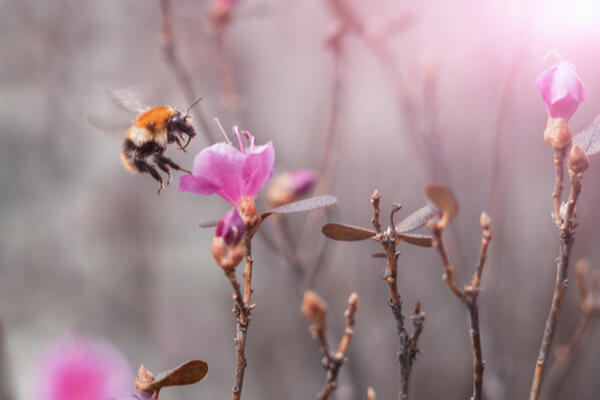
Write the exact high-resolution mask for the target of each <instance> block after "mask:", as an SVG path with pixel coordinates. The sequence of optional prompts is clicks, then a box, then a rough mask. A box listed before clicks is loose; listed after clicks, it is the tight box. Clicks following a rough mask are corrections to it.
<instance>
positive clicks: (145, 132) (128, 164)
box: [121, 99, 200, 194]
mask: <svg viewBox="0 0 600 400" xmlns="http://www.w3.org/2000/svg"><path fill="white" fill-rule="evenodd" d="M199 101H200V99H198V100H197V101H195V102H194V104H192V105H191V106H190V107H189V108H188V110H187V111H186V112H185V113H184V112H183V111H182V110H179V109H177V108H174V107H169V106H159V107H154V108H151V109H149V110H147V111H145V112H143V113H142V114H141V115H140V116H139V117H138V118H137V119H136V121H135V122H134V123H133V124H132V125H131V126H130V127H129V129H128V130H127V135H126V136H125V141H124V142H123V146H122V149H121V161H122V162H123V166H124V167H125V169H127V170H129V171H131V172H139V173H147V174H150V175H151V176H152V177H153V178H154V179H156V180H157V181H158V183H159V184H160V187H159V188H158V192H157V193H158V194H160V191H161V190H162V189H164V187H165V184H164V182H163V178H162V177H161V175H160V174H159V173H158V170H157V169H156V167H158V168H160V169H161V170H163V171H164V172H166V173H167V176H168V181H167V185H168V184H170V183H171V180H172V177H171V171H170V169H169V168H173V169H175V170H177V171H184V172H187V173H191V172H190V171H188V170H186V169H184V168H181V167H180V166H179V165H177V164H176V163H175V162H174V161H173V160H171V159H170V158H168V157H167V156H165V155H164V153H165V151H166V150H167V146H168V145H169V144H171V143H177V145H178V148H179V150H182V151H184V152H185V149H186V147H187V146H188V145H189V143H190V140H191V139H192V138H193V137H194V136H196V131H195V130H194V127H193V126H192V123H191V117H190V116H189V115H188V112H189V110H190V109H191V108H192V107H193V106H194V105H196V104H197V103H198V102H199ZM186 135H187V142H186V143H185V144H184V145H182V141H184V140H185V136H186Z"/></svg>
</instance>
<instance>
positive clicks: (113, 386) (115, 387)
mask: <svg viewBox="0 0 600 400" xmlns="http://www.w3.org/2000/svg"><path fill="white" fill-rule="evenodd" d="M132 382H133V376H132V375H131V369H130V366H129V363H128V362H127V359H126V358H125V357H124V356H123V355H122V354H121V353H120V352H119V351H118V350H117V349H116V348H114V347H113V346H111V345H110V344H108V343H104V342H99V341H95V340H91V339H88V338H83V337H78V336H74V335H68V336H66V337H64V338H63V339H61V340H60V341H59V342H58V343H57V344H55V345H54V346H53V347H52V348H51V349H50V350H49V351H48V352H47V353H46V354H45V356H44V357H43V359H42V361H41V364H40V369H39V377H38V382H37V387H38V390H39V395H38V399H41V400H107V399H110V398H115V397H114V396H115V395H119V394H122V393H126V392H127V390H128V389H129V388H130V387H131V386H132ZM130 398H133V397H130Z"/></svg>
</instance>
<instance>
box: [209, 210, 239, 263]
mask: <svg viewBox="0 0 600 400" xmlns="http://www.w3.org/2000/svg"><path fill="white" fill-rule="evenodd" d="M245 233H246V225H245V223H244V220H243V219H242V217H240V215H239V214H238V212H237V211H236V209H234V208H232V209H231V210H229V211H227V212H226V213H225V215H224V216H223V218H221V220H220V221H219V224H218V225H217V229H216V231H215V237H214V238H213V242H212V246H211V250H212V255H213V257H214V258H215V261H217V264H219V265H220V266H221V267H222V268H224V269H232V268H235V267H236V266H237V265H238V264H239V263H240V261H242V258H244V254H245V251H246V246H245V244H244V240H243V239H244V235H245Z"/></svg>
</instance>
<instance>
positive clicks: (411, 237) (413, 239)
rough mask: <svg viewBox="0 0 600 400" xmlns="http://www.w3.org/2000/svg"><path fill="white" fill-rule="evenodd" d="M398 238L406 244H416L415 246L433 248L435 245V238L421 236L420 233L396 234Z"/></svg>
mask: <svg viewBox="0 0 600 400" xmlns="http://www.w3.org/2000/svg"><path fill="white" fill-rule="evenodd" d="M396 236H397V237H398V239H400V240H402V241H404V242H406V243H410V244H414V245H415V246H421V247H431V246H432V243H433V242H432V241H433V238H432V237H431V236H427V235H420V234H418V233H396Z"/></svg>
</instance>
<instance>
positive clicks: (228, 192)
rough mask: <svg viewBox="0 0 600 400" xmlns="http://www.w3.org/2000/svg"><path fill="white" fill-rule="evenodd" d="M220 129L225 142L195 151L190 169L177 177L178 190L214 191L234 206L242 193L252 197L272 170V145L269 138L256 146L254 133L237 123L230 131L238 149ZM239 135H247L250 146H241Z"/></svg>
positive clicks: (273, 154) (207, 193)
mask: <svg viewBox="0 0 600 400" xmlns="http://www.w3.org/2000/svg"><path fill="white" fill-rule="evenodd" d="M217 122H218V121H217ZM219 126H220V125H219ZM222 132H223V135H224V136H225V140H226V142H225V143H224V142H221V143H216V144H213V145H212V146H210V147H207V148H205V149H204V150H202V151H201V152H200V153H198V155H196V158H194V167H193V169H192V173H191V174H186V175H183V176H182V177H181V178H180V180H179V191H181V192H192V193H196V194H204V195H211V194H213V193H216V194H218V195H219V196H221V197H222V198H224V199H225V200H227V201H228V202H230V203H231V204H232V205H233V206H234V207H237V206H238V203H239V201H240V199H242V197H251V198H254V197H255V196H256V194H257V193H258V191H259V190H260V189H261V188H262V187H263V185H264V184H265V183H266V182H267V180H269V178H270V177H271V175H272V174H273V165H274V163H275V149H274V148H273V143H271V142H268V143H267V144H265V145H262V146H255V145H254V136H252V135H251V134H250V133H249V132H248V131H242V133H241V134H240V132H239V130H238V128H237V126H236V127H234V128H233V134H234V135H235V137H237V140H238V143H239V150H238V149H236V148H235V147H234V146H233V144H232V143H231V140H229V138H228V137H227V135H226V134H225V132H224V131H223V130H222ZM242 135H243V136H244V137H245V138H246V139H248V141H249V142H250V147H248V148H244V144H243V142H242Z"/></svg>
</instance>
